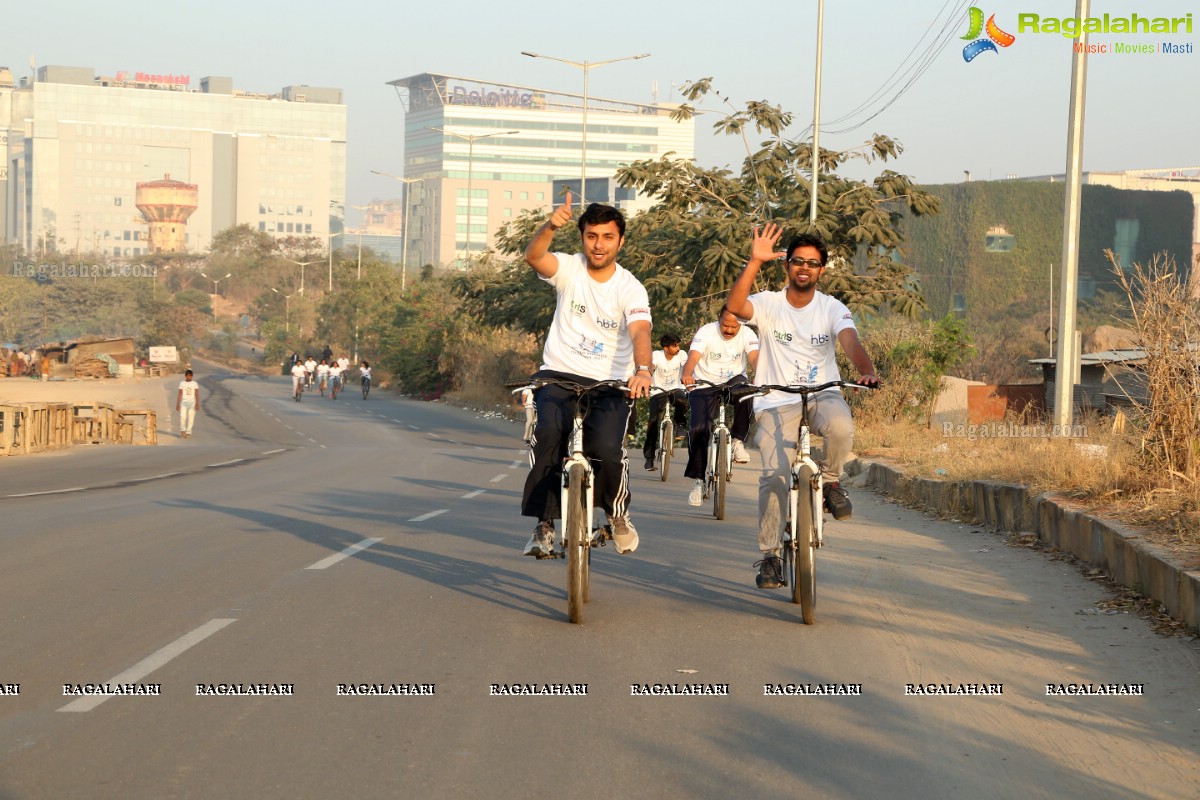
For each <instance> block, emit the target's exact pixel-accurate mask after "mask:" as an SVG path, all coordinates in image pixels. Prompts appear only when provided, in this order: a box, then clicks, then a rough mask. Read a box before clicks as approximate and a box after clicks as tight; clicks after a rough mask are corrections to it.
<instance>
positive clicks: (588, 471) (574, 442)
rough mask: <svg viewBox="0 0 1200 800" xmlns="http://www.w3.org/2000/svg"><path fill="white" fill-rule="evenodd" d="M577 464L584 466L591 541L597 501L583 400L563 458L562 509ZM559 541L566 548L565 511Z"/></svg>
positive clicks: (586, 508)
mask: <svg viewBox="0 0 1200 800" xmlns="http://www.w3.org/2000/svg"><path fill="white" fill-rule="evenodd" d="M531 459H532V456H531ZM576 464H580V465H582V466H583V475H584V484H583V490H584V495H585V497H586V498H587V502H586V506H585V510H584V521H585V523H586V527H585V528H584V530H585V531H587V535H588V541H589V542H590V541H591V539H592V537H593V536H594V535H595V526H594V524H593V523H594V521H595V514H596V506H595V502H594V501H593V492H592V486H593V482H592V478H593V472H592V465H591V462H589V461H588V459H587V458H586V457H585V456H584V455H583V403H582V402H577V403H576V404H575V417H574V419H573V420H572V422H571V438H570V441H569V443H568V445H567V457H566V459H564V460H563V465H562V487H561V488H560V489H559V506H558V507H559V508H560V509H564V511H565V509H566V508H567V503H568V501H567V494H568V491H569V489H570V475H571V467H572V466H574V465H576ZM558 543H559V546H560V547H561V548H563V549H564V550H565V549H566V544H567V515H566V514H565V513H564V514H563V515H562V519H560V520H559V521H558Z"/></svg>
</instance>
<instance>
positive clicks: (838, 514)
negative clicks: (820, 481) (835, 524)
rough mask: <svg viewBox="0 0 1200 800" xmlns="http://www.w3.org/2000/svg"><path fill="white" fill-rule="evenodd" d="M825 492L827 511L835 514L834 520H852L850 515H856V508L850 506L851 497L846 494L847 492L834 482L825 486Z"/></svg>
mask: <svg viewBox="0 0 1200 800" xmlns="http://www.w3.org/2000/svg"><path fill="white" fill-rule="evenodd" d="M823 491H824V493H825V510H826V511H828V512H829V513H830V514H833V518H834V519H850V515H851V514H853V513H854V506H852V505H851V504H850V496H849V495H848V494H846V490H845V489H843V488H842V487H841V486H839V485H838V482H837V481H834V482H833V483H827V484H825V487H824V490H823Z"/></svg>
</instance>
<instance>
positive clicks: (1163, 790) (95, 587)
mask: <svg viewBox="0 0 1200 800" xmlns="http://www.w3.org/2000/svg"><path fill="white" fill-rule="evenodd" d="M199 371H200V372H201V377H200V381H201V386H202V391H203V392H204V395H202V412H201V415H200V417H199V420H198V422H197V423H196V426H195V437H194V438H193V439H191V440H188V441H185V442H179V443H178V444H177V445H176V446H172V447H160V448H151V447H144V448H116V447H113V448H97V449H94V450H88V451H84V452H74V453H66V454H51V455H46V456H32V457H20V458H10V459H6V460H4V461H2V462H0V487H3V489H2V491H0V518H2V519H3V525H2V527H0V545H2V550H0V552H2V553H3V560H2V561H0V565H2V566H0V570H2V574H3V578H2V581H0V642H2V643H3V644H2V647H0V800H10V799H15V798H92V797H96V798H110V797H120V798H241V797H254V798H310V797H311V798H334V797H337V798H341V797H347V798H351V797H352V798H366V797H372V798H374V797H404V798H426V797H439V798H451V797H495V798H509V797H513V798H517V797H520V798H529V797H616V796H630V797H672V798H673V797H681V798H682V797H712V798H724V797H732V796H762V795H768V796H774V795H786V796H802V797H814V798H869V797H884V796H886V797H889V798H941V797H955V798H1030V797H1096V798H1109V797H1112V798H1168V797H1170V798H1181V797H1196V796H1200V680H1198V678H1200V650H1198V647H1197V643H1196V642H1186V641H1181V640H1177V639H1164V638H1161V637H1159V636H1157V635H1155V634H1154V633H1152V632H1151V631H1150V630H1149V628H1148V626H1147V625H1146V624H1145V623H1144V622H1142V621H1140V620H1138V619H1137V618H1136V617H1133V616H1131V615H1128V614H1123V613H1122V614H1112V615H1109V614H1105V613H1103V612H1102V611H1101V610H1100V609H1097V607H1096V605H1095V604H1096V602H1097V601H1099V600H1101V599H1103V598H1104V597H1105V594H1104V591H1103V589H1102V587H1100V586H1098V585H1096V584H1095V583H1092V582H1089V581H1087V580H1086V579H1084V578H1083V577H1082V576H1081V575H1080V573H1079V571H1078V570H1077V569H1076V568H1075V567H1072V566H1070V565H1068V564H1065V563H1063V562H1060V561H1055V560H1052V559H1051V558H1048V557H1047V556H1045V555H1043V554H1039V553H1035V552H1032V551H1029V550H1026V549H1022V548H1014V547H1010V546H1008V545H1006V544H1005V543H1004V541H1003V539H1002V538H1001V537H1000V536H998V535H995V534H991V533H988V532H984V531H982V530H980V529H977V528H972V527H969V526H963V525H959V524H954V523H947V522H939V521H936V520H932V519H929V518H926V517H924V516H922V515H920V514H917V513H915V512H912V511H909V510H907V509H904V508H902V507H899V506H896V505H894V504H892V503H890V502H888V501H886V500H884V499H882V498H879V497H877V496H875V495H872V494H870V493H869V492H865V491H862V490H860V491H856V492H853V493H852V497H853V499H854V500H855V504H856V505H855V516H854V519H853V520H851V521H848V522H842V523H831V524H830V527H829V531H828V539H829V542H828V543H829V547H828V548H827V549H825V550H823V551H822V552H821V553H820V558H819V560H818V576H819V580H820V588H819V605H818V609H817V624H816V625H814V626H805V625H802V624H800V622H799V621H798V620H799V609H798V607H796V606H793V605H792V604H791V603H790V602H787V598H786V596H785V594H784V591H783V590H779V591H774V592H763V591H759V590H757V589H756V588H755V587H754V569H753V568H752V566H751V564H752V562H753V561H754V560H756V558H757V555H756V553H755V550H754V547H755V544H754V542H755V539H754V532H753V530H754V516H755V505H754V499H753V498H754V482H755V479H754V473H753V472H752V471H751V470H750V469H749V468H747V467H741V468H739V471H738V473H737V475H736V476H735V480H734V482H733V483H732V484H731V492H732V494H731V497H730V501H729V504H728V509H727V518H726V520H725V521H723V522H718V521H716V520H714V519H712V517H711V516H709V515H706V514H705V513H704V511H705V509H704V508H699V509H695V508H691V507H690V506H688V505H687V503H686V500H685V496H686V494H687V488H688V485H687V483H686V482H685V481H684V479H683V477H682V472H683V460H682V454H677V466H676V467H675V468H674V469H673V470H672V472H673V474H674V475H675V476H676V477H674V478H673V479H672V480H671V481H670V482H669V483H667V484H662V483H659V482H658V480H657V473H648V472H643V471H642V470H641V469H640V464H641V459H640V457H635V459H634V466H635V469H634V472H633V473H632V477H633V487H632V491H633V497H634V500H633V508H634V519H635V521H636V522H637V525H638V529H639V531H640V532H641V547H640V548H639V550H638V551H637V553H636V554H635V555H630V556H617V555H616V554H615V552H614V551H613V549H612V548H611V547H610V548H607V549H605V550H603V551H600V552H599V553H598V554H597V557H596V558H595V559H594V561H593V589H592V598H593V599H592V602H591V603H590V604H588V606H587V608H586V612H585V621H584V624H583V625H580V626H575V625H571V624H569V623H567V622H566V621H565V620H566V595H565V588H564V585H565V584H564V578H565V569H564V565H563V562H561V561H535V560H533V559H529V558H523V557H522V556H521V555H520V550H521V548H522V546H523V545H524V543H525V541H526V539H527V538H528V535H529V532H530V530H531V529H532V527H531V525H530V522H531V521H530V520H525V519H522V518H521V517H519V516H518V501H519V496H520V490H521V485H522V481H523V478H524V474H525V469H524V466H523V454H522V451H521V450H520V448H519V435H520V427H519V425H517V424H516V423H509V422H505V421H503V420H499V419H492V418H485V417H481V416H479V415H477V414H474V413H472V412H468V411H464V410H462V409H458V408H453V407H448V406H446V405H444V404H440V403H418V402H414V401H408V400H403V399H398V398H395V397H391V396H389V395H387V394H386V393H384V392H375V393H373V394H372V396H371V398H370V400H368V401H366V402H364V401H362V400H361V398H360V396H359V395H357V394H356V393H354V392H348V393H346V394H344V395H343V396H342V397H341V398H339V399H338V400H337V401H336V402H333V401H330V400H328V399H322V398H319V397H314V396H313V395H311V394H310V395H307V396H306V397H305V399H304V400H303V402H301V403H295V402H293V401H292V400H291V398H290V397H289V393H288V390H289V381H288V379H287V378H283V377H272V378H257V377H255V378H250V377H238V376H230V375H222V374H220V373H215V374H214V373H211V372H207V370H199ZM636 455H637V454H635V456H636ZM173 473H174V474H173ZM32 492H61V493H59V494H33V495H30V493H32ZM11 495H29V496H17V497H14V496H11ZM348 548H349V549H353V550H354V552H352V553H350V554H347V550H348ZM89 683H91V684H109V686H108V688H109V689H112V690H119V689H121V688H122V687H125V686H129V685H132V686H133V687H134V688H135V689H136V690H142V691H152V690H153V689H154V688H155V687H157V689H158V691H159V692H160V693H159V694H157V695H133V696H96V695H92V694H82V695H77V694H70V695H67V694H66V692H67V688H66V687H67V686H69V687H71V691H72V692H74V691H75V688H74V687H76V686H80V687H82V686H83V685H84V684H89ZM1088 683H1091V684H1104V685H1108V684H1119V685H1122V686H1128V685H1140V686H1141V687H1142V691H1143V694H1141V695H1134V696H1130V695H1120V696H1088V697H1082V696H1048V695H1047V688H1046V687H1047V684H1053V685H1055V686H1057V685H1059V684H1088ZM14 684H19V693H14V692H13V685H14ZM218 684H242V685H243V688H247V687H250V688H253V687H259V686H261V685H264V684H265V685H266V686H267V689H268V691H276V692H279V691H284V690H285V689H287V688H289V687H290V689H291V691H292V693H291V694H290V695H287V694H267V695H238V696H229V695H221V696H210V695H208V694H204V695H201V694H199V692H200V691H201V689H200V688H198V687H204V688H203V691H206V692H207V691H208V687H210V686H216V685H218ZM339 684H346V685H352V686H359V685H363V684H367V685H382V686H383V687H385V688H389V689H390V688H391V687H393V686H395V687H398V689H397V690H400V688H402V689H403V690H405V691H409V692H412V693H411V694H407V695H403V694H401V695H385V696H339V693H338V687H339ZM493 684H497V685H501V686H508V687H511V686H513V685H517V686H518V687H525V686H526V685H532V686H534V687H535V688H538V689H541V688H542V687H543V686H545V685H547V684H556V685H558V684H561V685H565V686H566V687H568V688H569V689H570V690H572V691H576V692H578V691H579V685H580V684H585V685H586V694H585V695H583V694H571V695H565V694H560V695H553V696H545V695H538V696H530V695H523V694H517V695H515V696H503V695H500V696H498V695H496V694H494V693H493V691H494V690H493ZM675 684H679V685H681V687H682V686H688V685H697V684H698V685H701V686H702V687H705V688H706V689H707V690H708V691H711V692H719V691H722V688H723V687H724V688H727V694H724V695H721V694H701V695H679V694H674V695H663V694H657V695H648V696H643V695H638V696H635V695H634V688H633V687H635V686H637V687H646V686H651V687H653V686H654V685H667V686H673V685H675ZM797 684H812V685H818V684H835V685H837V686H839V687H842V688H843V689H845V688H846V687H850V688H849V691H854V687H855V686H857V687H859V688H860V690H861V694H857V695H832V696H812V695H809V696H795V695H790V696H765V694H764V692H765V687H766V686H768V685H770V686H778V685H783V686H785V687H786V686H788V685H797ZM908 684H913V685H918V686H919V685H924V686H928V685H930V684H933V685H935V686H940V685H942V684H949V685H951V686H952V687H958V686H959V685H960V684H963V685H966V684H970V685H979V684H982V685H986V686H989V687H993V690H994V685H996V684H1002V690H1001V693H998V694H989V695H971V696H962V695H938V694H932V695H930V694H925V695H913V694H906V685H908Z"/></svg>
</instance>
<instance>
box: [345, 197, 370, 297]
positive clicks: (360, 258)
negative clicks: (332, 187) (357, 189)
mask: <svg viewBox="0 0 1200 800" xmlns="http://www.w3.org/2000/svg"><path fill="white" fill-rule="evenodd" d="M350 207H351V208H357V209H358V210H359V211H362V212H363V214H364V215H365V214H366V212H367V210H368V209H370V208H371V207H370V206H356V205H354V204H353V203H351V204H350ZM362 229H363V223H362V221H361V220H360V221H359V223H358V274H357V275H355V276H354V280H356V281H361V280H362Z"/></svg>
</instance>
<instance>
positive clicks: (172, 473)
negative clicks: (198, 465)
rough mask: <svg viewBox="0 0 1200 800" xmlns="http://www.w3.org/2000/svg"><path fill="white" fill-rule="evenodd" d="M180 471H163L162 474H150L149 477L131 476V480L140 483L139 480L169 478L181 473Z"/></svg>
mask: <svg viewBox="0 0 1200 800" xmlns="http://www.w3.org/2000/svg"><path fill="white" fill-rule="evenodd" d="M182 474H183V473H182V472H164V473H163V474H162V475H151V476H150V477H149V478H131V479H130V480H131V482H133V483H140V482H141V481H156V480H158V479H159V478H171V477H174V476H175V475H182Z"/></svg>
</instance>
